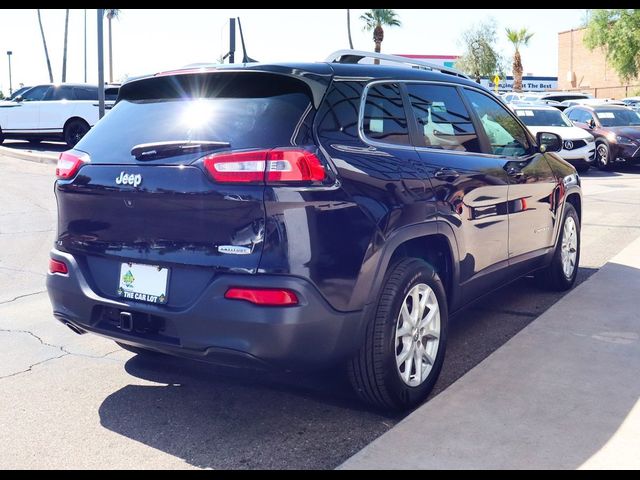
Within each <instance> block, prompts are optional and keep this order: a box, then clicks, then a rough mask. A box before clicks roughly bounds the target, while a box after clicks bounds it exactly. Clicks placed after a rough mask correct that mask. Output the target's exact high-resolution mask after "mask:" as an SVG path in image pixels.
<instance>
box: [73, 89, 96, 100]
mask: <svg viewBox="0 0 640 480" xmlns="http://www.w3.org/2000/svg"><path fill="white" fill-rule="evenodd" d="M74 91H75V93H76V100H98V88H97V87H74Z"/></svg>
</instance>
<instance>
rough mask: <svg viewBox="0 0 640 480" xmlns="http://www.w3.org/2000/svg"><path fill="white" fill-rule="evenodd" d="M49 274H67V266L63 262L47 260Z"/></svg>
mask: <svg viewBox="0 0 640 480" xmlns="http://www.w3.org/2000/svg"><path fill="white" fill-rule="evenodd" d="M49 273H62V274H67V273H69V269H68V268H67V264H66V263H64V262H60V261H59V260H54V259H53V258H50V259H49Z"/></svg>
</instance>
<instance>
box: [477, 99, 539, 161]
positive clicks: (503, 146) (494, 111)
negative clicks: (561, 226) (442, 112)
mask: <svg viewBox="0 0 640 480" xmlns="http://www.w3.org/2000/svg"><path fill="white" fill-rule="evenodd" d="M465 93H466V95H467V98H468V99H469V102H470V103H471V106H472V108H473V109H474V110H475V112H476V114H477V115H478V118H479V119H480V123H481V124H482V128H483V129H484V131H485V133H486V134H487V137H488V139H489V144H490V149H491V150H490V152H489V153H493V154H494V155H504V156H508V157H520V156H522V155H526V154H527V153H529V151H530V145H529V141H528V140H527V134H526V133H525V131H524V128H523V127H522V126H521V125H520V124H519V123H518V121H517V120H516V119H515V118H514V116H513V115H511V114H510V113H509V112H508V111H507V110H506V109H505V108H504V107H503V106H502V105H500V104H499V103H498V102H496V101H495V100H493V99H492V98H491V97H489V96H488V95H484V94H482V93H479V92H476V91H475V90H468V89H465Z"/></svg>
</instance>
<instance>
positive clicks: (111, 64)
mask: <svg viewBox="0 0 640 480" xmlns="http://www.w3.org/2000/svg"><path fill="white" fill-rule="evenodd" d="M107 19H108V20H109V83H113V49H112V46H111V17H107Z"/></svg>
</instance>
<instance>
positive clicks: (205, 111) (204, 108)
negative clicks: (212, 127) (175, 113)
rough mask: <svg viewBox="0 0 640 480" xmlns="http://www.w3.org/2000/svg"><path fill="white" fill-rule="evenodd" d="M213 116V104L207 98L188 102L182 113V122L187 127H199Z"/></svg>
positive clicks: (204, 124)
mask: <svg viewBox="0 0 640 480" xmlns="http://www.w3.org/2000/svg"><path fill="white" fill-rule="evenodd" d="M212 116H213V105H212V104H211V102H209V101H207V100H195V101H192V102H189V104H188V105H187V107H186V108H185V110H184V113H183V115H182V123H183V124H184V125H185V126H186V127H187V128H189V129H199V128H203V127H204V126H206V125H207V123H208V122H209V121H210V120H211V117H212Z"/></svg>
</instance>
